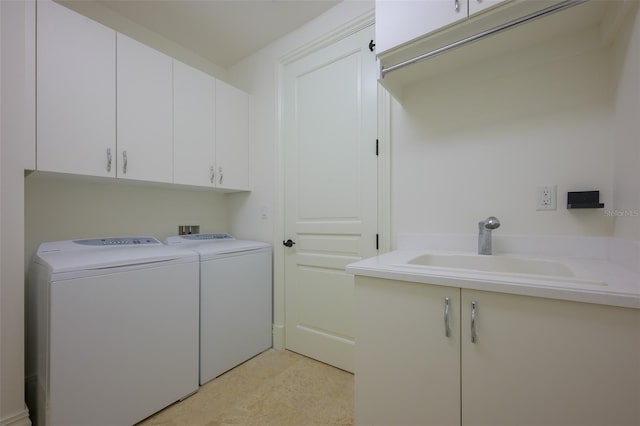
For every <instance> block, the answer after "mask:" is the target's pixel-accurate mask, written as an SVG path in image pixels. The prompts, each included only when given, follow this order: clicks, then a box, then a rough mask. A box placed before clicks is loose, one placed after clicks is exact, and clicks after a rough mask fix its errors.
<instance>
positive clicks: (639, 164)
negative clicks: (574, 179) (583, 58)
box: [613, 8, 640, 264]
mask: <svg viewBox="0 0 640 426" xmlns="http://www.w3.org/2000/svg"><path fill="white" fill-rule="evenodd" d="M615 54H616V58H617V59H618V62H619V71H618V72H619V79H618V85H617V91H616V102H615V126H614V127H615V133H614V134H615V150H614V202H613V209H614V210H615V211H616V214H620V215H621V216H615V229H614V236H615V237H616V238H620V239H629V240H633V239H635V240H640V119H639V118H640V8H638V9H637V10H636V11H635V13H633V14H631V15H630V16H629V17H628V18H627V21H626V22H625V25H624V27H623V29H622V30H621V35H620V37H619V39H618V40H617V43H616V45H615ZM636 262H637V263H638V264H640V259H636Z"/></svg>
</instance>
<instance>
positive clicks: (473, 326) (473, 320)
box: [471, 300, 478, 343]
mask: <svg viewBox="0 0 640 426" xmlns="http://www.w3.org/2000/svg"><path fill="white" fill-rule="evenodd" d="M477 309H478V302H476V301H475V300H472V301H471V343H476V342H477V341H478V334H477V333H476V310H477Z"/></svg>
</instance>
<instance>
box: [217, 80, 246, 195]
mask: <svg viewBox="0 0 640 426" xmlns="http://www.w3.org/2000/svg"><path fill="white" fill-rule="evenodd" d="M215 126H216V186H217V187H218V188H224V189H235V190H248V189H249V95H248V94H246V93H245V92H243V91H241V90H239V89H236V88H235V87H233V86H230V85H228V84H226V83H224V82H222V81H219V80H216V125H215Z"/></svg>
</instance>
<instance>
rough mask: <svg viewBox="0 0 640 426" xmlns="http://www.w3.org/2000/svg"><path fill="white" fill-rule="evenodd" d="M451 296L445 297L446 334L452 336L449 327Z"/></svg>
mask: <svg viewBox="0 0 640 426" xmlns="http://www.w3.org/2000/svg"><path fill="white" fill-rule="evenodd" d="M449 300H450V299H449V298H448V297H445V298H444V335H445V337H450V336H451V329H450V328H449Z"/></svg>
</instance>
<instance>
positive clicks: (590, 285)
mask: <svg viewBox="0 0 640 426" xmlns="http://www.w3.org/2000/svg"><path fill="white" fill-rule="evenodd" d="M424 254H456V255H460V254H462V255H472V256H477V255H476V254H475V253H472V252H461V251H443V250H431V249H427V250H424V249H422V250H396V251H392V252H390V253H386V254H382V255H380V256H376V257H372V258H369V259H364V260H361V261H359V262H356V263H352V264H350V265H347V268H346V270H347V272H348V273H351V274H354V275H361V276H367V277H375V278H384V279H391V280H400V281H410V282H417V283H425V284H435V285H442V286H449V287H460V288H466V289H473V290H484V291H493V292H499V293H511V294H519V295H524V296H534V297H544V298H549V299H561V300H570V301H575V302H585V303H597V304H602V305H612V306H621V307H626V308H635V309H640V274H639V273H637V272H636V271H634V270H632V269H629V268H626V267H623V266H620V265H617V264H615V263H612V262H610V261H609V260H604V259H588V258H584V259H580V258H573V257H558V256H554V257H546V256H528V255H527V256H512V257H520V258H526V259H539V260H547V261H549V260H550V261H555V262H561V263H563V264H564V265H566V266H567V267H568V268H569V269H571V271H572V272H573V273H574V275H575V278H555V277H544V276H539V275H526V274H506V273H504V274H503V273H494V272H484V271H473V270H463V269H455V268H443V267H429V266H420V265H411V264H408V261H409V260H411V259H413V258H415V257H418V256H420V255H424Z"/></svg>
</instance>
